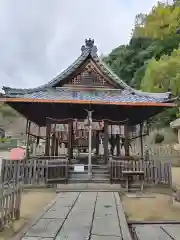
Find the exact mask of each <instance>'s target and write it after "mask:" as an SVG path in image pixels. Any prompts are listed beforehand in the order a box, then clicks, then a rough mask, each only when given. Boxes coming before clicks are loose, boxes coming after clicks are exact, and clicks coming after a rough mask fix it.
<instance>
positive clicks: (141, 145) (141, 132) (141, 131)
mask: <svg viewBox="0 0 180 240" xmlns="http://www.w3.org/2000/svg"><path fill="white" fill-rule="evenodd" d="M142 134H143V123H141V124H140V147H141V157H142V158H143V157H144V149H143V136H142Z"/></svg>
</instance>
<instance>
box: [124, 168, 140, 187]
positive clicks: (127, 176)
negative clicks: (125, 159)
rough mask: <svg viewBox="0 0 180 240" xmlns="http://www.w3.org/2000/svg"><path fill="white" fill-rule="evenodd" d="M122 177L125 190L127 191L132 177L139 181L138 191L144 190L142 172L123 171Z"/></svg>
mask: <svg viewBox="0 0 180 240" xmlns="http://www.w3.org/2000/svg"><path fill="white" fill-rule="evenodd" d="M122 174H123V177H124V179H125V181H126V189H127V191H129V184H130V183H131V182H132V178H133V176H138V178H139V181H140V190H141V191H143V188H144V171H136V170H123V171H122Z"/></svg>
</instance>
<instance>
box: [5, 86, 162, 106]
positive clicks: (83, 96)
mask: <svg viewBox="0 0 180 240" xmlns="http://www.w3.org/2000/svg"><path fill="white" fill-rule="evenodd" d="M9 97H12V96H11V95H9ZM15 97H16V98H20V99H24V101H26V99H32V101H33V99H34V100H49V101H51V100H53V101H55V100H61V101H62V102H63V101H64V102H66V101H73V102H74V101H92V103H93V101H94V102H97V101H98V102H102V103H104V102H110V103H118V102H119V103H156V102H157V103H161V102H164V101H165V100H166V99H163V98H158V99H157V98H155V97H152V96H138V95H136V94H134V93H132V92H130V91H128V90H116V89H114V90H104V89H103V90H101V89H98V90H93V91H92V90H90V91H88V90H84V91H82V90H77V89H76V90H75V89H69V88H58V89H55V88H51V89H50V88H49V89H44V90H39V91H35V92H31V93H22V94H17V95H16V96H15Z"/></svg>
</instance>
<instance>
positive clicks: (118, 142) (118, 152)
mask: <svg viewBox="0 0 180 240" xmlns="http://www.w3.org/2000/svg"><path fill="white" fill-rule="evenodd" d="M116 149H117V154H116V155H117V156H120V155H121V151H120V136H119V134H116Z"/></svg>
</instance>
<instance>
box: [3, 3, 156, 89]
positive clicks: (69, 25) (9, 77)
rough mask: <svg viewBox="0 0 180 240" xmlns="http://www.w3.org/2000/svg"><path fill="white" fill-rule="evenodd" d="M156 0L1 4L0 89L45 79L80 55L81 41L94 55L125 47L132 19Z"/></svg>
mask: <svg viewBox="0 0 180 240" xmlns="http://www.w3.org/2000/svg"><path fill="white" fill-rule="evenodd" d="M156 3H157V0H88V1H87V0H64V1H62V0H30V1H29V0H1V1H0V35H1V38H0V52H1V54H0V87H2V86H3V85H6V86H11V87H22V88H23V87H35V86H38V85H41V84H44V83H46V82H47V81H50V80H51V79H52V77H54V76H56V75H57V74H58V73H59V72H61V71H62V70H63V69H64V68H66V67H68V65H69V64H71V62H72V61H74V60H75V59H76V57H78V56H79V54H80V47H81V45H82V44H84V39H85V38H89V37H91V38H94V39H95V43H96V45H97V46H98V49H99V53H103V54H107V53H108V52H110V51H111V50H112V49H113V48H115V47H117V46H119V45H120V44H126V43H128V40H129V38H130V34H131V31H132V28H133V24H134V19H135V16H136V15H137V14H138V13H141V12H142V13H146V12H149V11H150V10H151V8H152V6H153V5H155V4H156Z"/></svg>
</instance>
